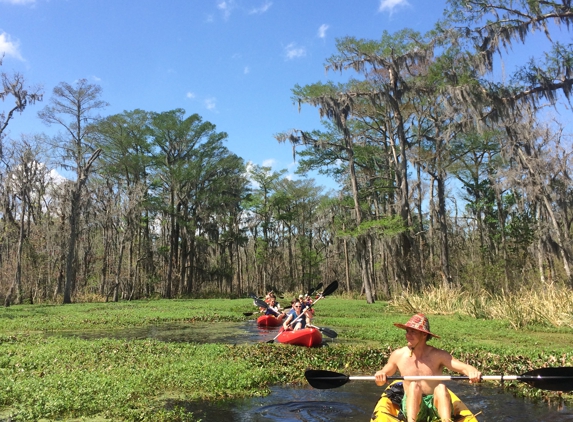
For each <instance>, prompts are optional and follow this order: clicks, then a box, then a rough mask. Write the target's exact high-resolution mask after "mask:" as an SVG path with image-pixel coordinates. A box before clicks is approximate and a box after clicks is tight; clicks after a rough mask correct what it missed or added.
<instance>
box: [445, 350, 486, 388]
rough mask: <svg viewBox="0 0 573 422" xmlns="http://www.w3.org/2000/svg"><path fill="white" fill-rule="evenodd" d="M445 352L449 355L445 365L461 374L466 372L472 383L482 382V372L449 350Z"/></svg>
mask: <svg viewBox="0 0 573 422" xmlns="http://www.w3.org/2000/svg"><path fill="white" fill-rule="evenodd" d="M444 353H445V354H446V355H447V356H446V358H445V361H444V366H445V367H446V368H448V369H450V370H452V371H455V372H459V373H460V374H464V375H465V376H467V377H468V378H469V379H470V383H474V382H481V372H480V371H478V369H477V368H475V367H474V366H472V365H469V364H467V363H464V362H462V361H461V360H459V359H456V358H455V357H453V356H452V355H450V354H449V353H448V352H445V351H444Z"/></svg>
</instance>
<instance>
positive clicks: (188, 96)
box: [185, 91, 195, 100]
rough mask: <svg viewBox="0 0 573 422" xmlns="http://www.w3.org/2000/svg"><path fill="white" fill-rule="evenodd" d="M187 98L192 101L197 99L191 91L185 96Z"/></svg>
mask: <svg viewBox="0 0 573 422" xmlns="http://www.w3.org/2000/svg"><path fill="white" fill-rule="evenodd" d="M185 96H186V97H187V98H189V99H190V100H192V99H193V98H195V93H194V92H191V91H189V92H188V93H187V94H185Z"/></svg>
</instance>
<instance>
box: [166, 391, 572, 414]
mask: <svg viewBox="0 0 573 422" xmlns="http://www.w3.org/2000/svg"><path fill="white" fill-rule="evenodd" d="M448 386H449V387H450V388H451V389H452V390H454V391H455V392H456V394H457V395H458V396H460V397H462V398H463V400H464V402H465V403H466V404H467V405H468V407H469V408H470V409H471V410H472V411H473V412H475V413H478V420H479V421H480V422H502V421H503V422H511V421H516V422H517V421H520V422H557V421H573V409H568V408H561V409H557V408H555V407H549V406H547V405H545V404H541V403H538V404H535V403H531V402H528V401H526V400H523V399H521V398H515V397H513V396H512V395H511V394H508V393H505V392H503V390H501V389H499V388H497V387H495V386H494V385H492V384H485V383H484V384H482V385H477V386H473V385H470V384H468V383H463V382H452V383H448ZM381 392H382V389H381V388H380V387H377V386H376V385H375V384H374V383H371V382H354V383H352V382H351V383H348V384H346V385H344V386H343V387H340V388H337V389H333V390H316V389H312V388H311V387H308V386H304V387H298V388H294V387H275V388H273V389H272V393H271V394H270V395H269V396H267V397H258V398H252V399H244V400H235V401H228V402H219V403H177V404H178V405H179V406H184V407H185V408H186V409H187V410H188V411H192V412H193V413H194V415H195V416H196V417H198V418H202V420H203V421H205V422H209V421H222V420H225V421H229V422H262V421H275V422H323V421H329V422H342V421H368V420H369V419H370V415H371V412H372V410H373V409H374V406H375V404H376V402H377V400H378V398H379V397H380V394H381ZM173 404H174V403H172V405H173Z"/></svg>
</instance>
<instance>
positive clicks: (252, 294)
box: [249, 292, 259, 299]
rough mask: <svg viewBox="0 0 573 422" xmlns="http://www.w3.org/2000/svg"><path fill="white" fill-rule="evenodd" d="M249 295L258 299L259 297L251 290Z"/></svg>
mask: <svg viewBox="0 0 573 422" xmlns="http://www.w3.org/2000/svg"><path fill="white" fill-rule="evenodd" d="M249 297H250V298H251V299H258V298H259V297H258V296H257V295H256V294H254V293H252V292H251V293H249Z"/></svg>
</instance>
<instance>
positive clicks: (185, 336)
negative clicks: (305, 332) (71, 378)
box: [46, 320, 278, 344]
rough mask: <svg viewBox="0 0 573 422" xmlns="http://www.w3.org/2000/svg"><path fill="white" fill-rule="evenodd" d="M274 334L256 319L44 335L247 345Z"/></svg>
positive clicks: (60, 332) (275, 332) (271, 329)
mask: <svg viewBox="0 0 573 422" xmlns="http://www.w3.org/2000/svg"><path fill="white" fill-rule="evenodd" d="M277 333H278V329H277V328H273V327H271V328H266V327H258V326H257V323H256V321H253V320H250V321H244V322H239V323H237V322H192V323H181V322H177V323H165V324H158V325H149V326H145V327H129V328H115V329H111V330H82V331H73V330H70V331H56V332H47V333H46V336H63V337H77V338H81V339H84V340H94V339H101V338H111V339H118V340H142V339H154V340H158V341H164V342H174V343H177V342H185V343H200V344H206V343H223V344H247V343H254V342H260V341H267V340H271V339H272V338H274V336H275V335H276V334H277Z"/></svg>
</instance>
